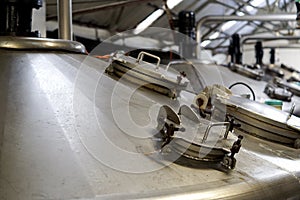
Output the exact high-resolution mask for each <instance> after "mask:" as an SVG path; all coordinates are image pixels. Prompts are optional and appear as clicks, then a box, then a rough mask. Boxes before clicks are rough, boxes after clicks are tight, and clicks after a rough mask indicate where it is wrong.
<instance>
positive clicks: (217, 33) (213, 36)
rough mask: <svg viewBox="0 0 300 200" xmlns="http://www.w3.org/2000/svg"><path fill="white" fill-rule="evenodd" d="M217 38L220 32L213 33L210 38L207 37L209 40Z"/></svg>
mask: <svg viewBox="0 0 300 200" xmlns="http://www.w3.org/2000/svg"><path fill="white" fill-rule="evenodd" d="M219 36H220V32H215V33H214V34H212V35H211V36H209V39H210V40H214V39H216V38H217V37H219Z"/></svg>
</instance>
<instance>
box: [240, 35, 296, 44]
mask: <svg viewBox="0 0 300 200" xmlns="http://www.w3.org/2000/svg"><path fill="white" fill-rule="evenodd" d="M249 40H261V41H272V40H300V36H245V37H242V39H241V45H244V44H245V43H246V42H247V41H249Z"/></svg>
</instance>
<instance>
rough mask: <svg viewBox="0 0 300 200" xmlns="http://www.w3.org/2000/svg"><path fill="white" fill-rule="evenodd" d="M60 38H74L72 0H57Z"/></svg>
mask: <svg viewBox="0 0 300 200" xmlns="http://www.w3.org/2000/svg"><path fill="white" fill-rule="evenodd" d="M57 15H58V38H59V39H64V40H73V29H72V0H57Z"/></svg>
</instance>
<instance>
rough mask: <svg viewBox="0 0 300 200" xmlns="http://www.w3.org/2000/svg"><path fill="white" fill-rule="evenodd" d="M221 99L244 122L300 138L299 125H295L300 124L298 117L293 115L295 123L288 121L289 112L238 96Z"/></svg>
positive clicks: (229, 110) (231, 113)
mask: <svg viewBox="0 0 300 200" xmlns="http://www.w3.org/2000/svg"><path fill="white" fill-rule="evenodd" d="M221 101H222V102H223V103H225V104H226V105H227V109H228V110H227V112H229V114H230V115H233V116H234V117H236V118H237V119H238V120H240V121H242V122H246V123H247V124H250V125H251V126H253V127H254V126H255V127H257V128H259V129H262V130H265V131H268V132H273V133H274V134H277V135H282V136H284V137H289V138H294V139H295V138H300V129H299V126H295V125H293V124H300V118H298V117H295V116H293V123H292V124H291V123H288V122H289V120H288V119H289V113H286V112H283V111H281V110H279V109H276V108H274V107H272V106H269V105H265V104H262V103H259V102H256V101H251V100H249V99H246V98H242V97H238V96H231V97H230V98H229V99H221ZM242 129H243V128H242Z"/></svg>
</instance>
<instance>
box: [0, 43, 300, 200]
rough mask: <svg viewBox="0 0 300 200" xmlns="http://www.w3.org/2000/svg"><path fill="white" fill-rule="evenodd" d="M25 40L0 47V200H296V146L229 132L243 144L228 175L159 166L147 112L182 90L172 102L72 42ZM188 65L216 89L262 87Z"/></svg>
mask: <svg viewBox="0 0 300 200" xmlns="http://www.w3.org/2000/svg"><path fill="white" fill-rule="evenodd" d="M29 40H31V39H28V38H19V39H17V40H16V39H13V38H9V37H2V38H1V42H0V45H1V50H0V60H1V67H0V87H1V90H0V113H1V115H0V142H1V143H0V144H1V145H0V161H1V162H0V199H299V198H300V157H299V156H300V150H299V149H294V148H290V147H286V146H284V145H280V144H276V143H272V142H268V141H265V140H262V139H259V138H256V137H253V136H252V135H248V134H244V133H242V132H239V131H238V130H236V132H235V133H238V134H242V135H243V136H244V140H243V144H242V148H241V150H240V152H239V154H238V155H237V156H236V159H237V164H236V168H235V169H234V170H231V171H224V170H221V169H219V168H216V167H211V166H210V165H208V166H206V165H198V164H196V165H193V166H189V165H188V164H189V163H185V164H186V165H180V164H176V163H173V162H167V161H163V160H159V159H157V157H155V156H151V155H150V154H151V151H153V147H152V143H153V140H151V139H149V137H150V136H152V135H153V134H154V133H155V122H154V123H152V122H153V121H152V119H153V116H154V118H155V111H156V110H157V109H158V108H159V106H161V105H165V104H168V105H171V106H172V107H173V108H174V109H175V108H176V109H177V108H179V106H180V105H182V104H187V103H188V102H190V99H192V97H191V95H190V94H188V93H184V92H182V93H181V94H182V97H181V98H178V99H177V100H172V99H170V98H168V97H167V96H163V95H160V94H157V93H155V92H153V91H148V90H147V89H137V88H135V86H134V85H133V84H129V83H126V84H124V82H122V80H119V81H117V80H116V79H113V78H111V77H109V76H107V75H106V74H105V69H106V67H107V66H108V63H107V62H104V61H101V60H99V59H95V58H92V57H89V56H87V55H85V54H83V52H84V48H83V47H82V46H81V45H80V44H78V43H75V42H72V43H70V42H64V41H55V40H44V39H36V40H35V41H34V42H32V41H29ZM28 41H29V42H28ZM29 44H31V45H29ZM195 65H196V66H197V67H199V69H200V71H201V72H203V74H202V75H203V76H206V77H209V76H210V71H209V70H208V69H211V68H212V67H214V68H218V69H219V71H220V75H221V76H222V77H223V84H224V85H225V86H227V85H228V84H230V83H231V82H232V81H234V80H241V79H242V80H243V81H246V82H248V83H249V84H251V85H252V86H253V87H254V89H257V91H258V88H260V87H261V88H262V90H261V91H263V88H264V84H263V83H262V82H258V81H253V80H250V79H247V78H245V77H241V76H240V75H238V74H234V73H232V72H231V71H229V70H228V69H226V68H221V67H220V68H219V67H217V66H215V65H211V66H209V65H204V64H195ZM257 83H260V84H257ZM261 95H263V93H261ZM149 110H150V111H154V113H151V112H150V113H149ZM128 117H130V118H131V119H129V118H128ZM133 122H134V124H133V125H132V124H130V123H133ZM230 137H235V135H234V134H233V133H230ZM157 155H159V154H157ZM191 162H192V161H191Z"/></svg>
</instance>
